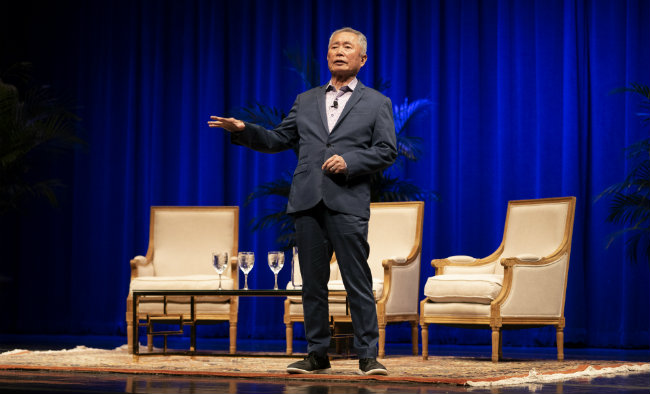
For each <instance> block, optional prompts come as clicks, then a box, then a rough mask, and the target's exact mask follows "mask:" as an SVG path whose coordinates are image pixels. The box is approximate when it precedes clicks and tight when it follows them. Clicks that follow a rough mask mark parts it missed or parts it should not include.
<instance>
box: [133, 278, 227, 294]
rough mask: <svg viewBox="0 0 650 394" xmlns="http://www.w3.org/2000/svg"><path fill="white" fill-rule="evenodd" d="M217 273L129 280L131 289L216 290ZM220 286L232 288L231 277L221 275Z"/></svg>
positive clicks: (217, 282)
mask: <svg viewBox="0 0 650 394" xmlns="http://www.w3.org/2000/svg"><path fill="white" fill-rule="evenodd" d="M218 288H219V276H218V275H186V276H142V277H139V278H134V279H133V280H132V281H131V291H130V292H132V291H133V290H216V289H218ZM221 288H222V289H227V290H232V288H233V280H232V278H229V277H225V276H223V275H222V276H221Z"/></svg>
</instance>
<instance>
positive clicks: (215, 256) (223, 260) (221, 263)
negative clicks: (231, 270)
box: [212, 252, 228, 290]
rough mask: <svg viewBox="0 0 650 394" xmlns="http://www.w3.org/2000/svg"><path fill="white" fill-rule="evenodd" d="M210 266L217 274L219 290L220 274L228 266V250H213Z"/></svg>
mask: <svg viewBox="0 0 650 394" xmlns="http://www.w3.org/2000/svg"><path fill="white" fill-rule="evenodd" d="M212 266H213V267H214V270H215V271H217V274H219V290H221V274H223V272H224V271H225V270H226V267H228V252H214V253H212Z"/></svg>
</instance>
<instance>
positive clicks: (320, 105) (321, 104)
mask: <svg viewBox="0 0 650 394" xmlns="http://www.w3.org/2000/svg"><path fill="white" fill-rule="evenodd" d="M326 89H327V84H325V85H323V86H321V89H320V92H319V93H318V95H317V97H316V101H317V103H318V112H319V113H320V119H321V121H322V122H323V127H324V129H323V130H324V131H325V135H327V134H329V126H328V125H327V113H326V110H325V92H326Z"/></svg>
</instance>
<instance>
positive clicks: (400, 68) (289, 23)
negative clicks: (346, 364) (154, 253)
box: [0, 0, 650, 347]
mask: <svg viewBox="0 0 650 394" xmlns="http://www.w3.org/2000/svg"><path fill="white" fill-rule="evenodd" d="M13 7H14V8H13V9H12V10H11V12H5V13H4V15H2V16H1V17H0V20H2V22H3V23H2V25H3V26H2V27H0V29H1V30H0V32H2V33H3V34H2V35H1V36H2V37H0V44H2V48H4V49H0V50H1V56H2V57H1V58H0V60H2V62H1V63H0V67H6V65H7V64H9V63H10V62H13V61H19V60H20V61H22V60H28V61H31V62H33V63H34V65H35V67H36V70H37V71H38V73H39V76H41V77H43V78H44V79H46V80H47V82H48V83H51V84H52V85H53V86H55V87H58V88H59V89H62V90H64V91H66V92H67V93H68V94H69V95H70V96H72V97H74V100H75V101H76V102H77V103H78V109H77V112H78V113H79V115H80V116H81V117H82V118H83V122H82V123H81V127H80V133H81V135H82V136H83V138H85V139H86V141H87V143H88V144H87V147H86V148H84V149H82V150H79V151H77V152H76V153H75V154H74V158H73V159H59V160H58V161H53V162H52V163H51V166H50V168H49V169H48V171H51V172H52V173H56V174H58V176H60V177H61V178H62V179H63V180H64V181H65V182H66V183H67V184H68V186H67V188H66V189H64V190H62V191H61V193H60V199H61V206H60V207H59V208H57V209H55V210H51V209H49V208H47V207H45V206H44V204H42V203H33V204H32V206H30V207H29V208H28V209H27V210H25V211H23V212H21V213H19V214H13V215H11V216H10V219H6V220H5V224H7V225H8V224H11V225H12V226H13V227H12V228H11V229H7V228H6V227H7V226H5V228H4V230H3V232H4V233H5V234H6V236H4V237H3V240H4V241H3V244H4V246H3V251H2V252H0V253H2V254H3V260H4V261H3V262H2V264H1V265H0V267H2V270H3V271H2V272H4V275H5V277H8V278H11V280H10V281H8V282H7V283H8V284H7V285H6V286H5V287H4V289H5V290H3V291H4V293H3V294H6V295H8V294H11V297H12V298H11V301H10V300H9V299H8V298H7V297H4V298H3V301H2V302H3V303H11V307H10V310H11V313H10V319H11V320H10V321H5V322H4V323H3V326H2V327H0V329H2V330H4V331H5V332H22V333H71V334H80V333H95V334H124V333H125V323H124V317H125V300H126V296H127V292H128V287H129V278H130V270H129V264H128V262H129V260H130V259H131V258H133V257H134V256H135V255H138V254H144V253H145V252H146V248H147V242H148V236H149V235H148V231H149V209H150V206H152V205H239V206H240V207H241V210H240V234H239V235H240V250H253V251H255V252H256V255H257V263H256V267H255V268H254V270H253V271H252V273H251V275H250V276H249V285H250V286H251V287H255V288H269V287H270V286H272V284H273V275H272V274H271V271H270V270H269V269H268V268H267V266H266V261H265V255H266V251H268V250H271V249H275V248H276V247H277V245H275V244H274V241H273V240H274V238H275V233H274V232H273V231H272V230H267V231H261V232H251V230H250V225H249V223H250V221H251V220H252V219H253V218H255V217H257V216H259V215H262V214H264V213H265V212H268V210H270V209H274V208H276V207H277V206H279V205H281V204H282V202H281V201H278V200H256V201H255V202H253V203H252V204H250V205H247V206H243V203H244V201H245V199H246V197H247V195H248V194H249V193H251V192H252V191H253V190H254V188H255V186H257V185H259V184H261V183H263V182H267V181H270V180H273V179H276V178H277V177H278V176H279V175H280V174H281V173H282V172H284V171H292V170H293V167H294V165H295V156H294V154H293V153H292V152H284V153H280V154H274V155H267V154H260V153H255V152H252V151H249V150H246V149H244V148H241V147H237V146H233V145H230V143H229V140H228V137H227V135H226V133H224V132H223V131H221V130H218V129H209V128H208V127H207V125H206V121H207V120H208V118H209V116H210V115H213V114H228V113H231V111H233V110H235V109H236V108H240V107H244V106H246V105H249V104H253V103H257V102H259V103H262V104H266V105H271V106H274V107H276V108H279V109H281V110H283V111H285V112H286V111H288V109H289V108H290V107H291V104H292V103H293V100H294V99H295V96H296V94H298V93H300V92H301V91H303V90H304V89H305V86H304V85H303V83H302V81H301V79H300V77H299V76H298V75H297V74H296V73H294V72H293V71H291V70H290V69H289V62H288V61H287V58H286V57H285V56H284V54H283V51H284V50H286V49H288V48H298V49H300V50H301V51H303V52H304V53H306V54H313V55H314V56H316V58H317V59H318V60H319V61H320V63H321V66H320V67H321V69H320V72H321V80H322V82H323V83H324V82H326V81H327V78H328V71H327V68H326V61H325V53H326V50H327V42H328V39H329V35H330V33H331V32H332V31H333V30H335V29H337V28H340V27H343V26H352V27H354V28H356V29H359V30H361V31H363V32H364V33H365V34H366V35H367V37H368V42H369V46H368V56H369V60H368V63H367V64H366V66H365V67H364V68H363V70H362V71H361V73H360V75H359V78H360V79H361V80H362V81H363V82H364V83H366V84H369V85H372V83H373V81H375V80H377V79H378V78H381V79H383V80H385V81H389V82H390V88H389V89H388V90H387V91H386V92H385V93H386V94H387V95H388V96H389V97H390V98H391V99H392V100H393V103H394V104H401V103H402V102H403V101H404V99H405V98H408V99H409V101H413V100H417V99H424V98H426V99H429V100H431V102H432V105H431V107H430V109H429V111H428V112H427V113H426V114H424V115H423V116H420V117H418V118H416V119H415V121H414V122H413V123H412V124H411V126H410V129H409V134H410V135H414V136H418V137H421V138H422V140H423V148H424V149H423V151H424V154H423V157H422V159H421V160H419V161H418V162H415V163H408V165H407V166H406V167H405V168H404V169H403V170H402V173H401V176H402V177H403V178H404V179H408V180H410V181H412V182H414V183H415V184H417V185H419V186H421V187H423V188H426V189H431V190H435V191H437V192H438V194H439V195H440V201H437V202H436V201H427V202H426V206H425V228H424V240H423V241H424V247H423V250H422V269H421V280H420V282H421V283H420V288H421V289H422V288H423V285H424V282H425V281H426V278H427V277H429V276H431V275H433V269H432V268H431V266H430V264H429V262H430V261H431V259H433V258H442V257H446V256H449V255H454V254H469V255H473V256H476V257H483V256H487V255H488V254H490V253H491V252H492V251H494V250H495V249H496V247H497V246H498V245H499V243H500V241H501V237H502V233H503V225H504V219H505V212H506V205H507V201H508V200H512V199H529V198H542V197H554V196H567V195H572V196H576V197H577V200H578V203H577V208H576V220H575V229H574V236H573V249H572V256H571V266H570V271H569V281H568V288H567V298H566V307H565V315H566V322H567V326H566V329H565V335H566V337H565V338H566V342H567V344H569V345H571V344H575V345H579V346H605V347H647V346H648V345H649V338H650V335H649V326H650V322H649V318H648V315H649V314H648V311H649V310H650V305H649V302H650V290H649V287H650V286H648V283H649V282H650V272H649V269H648V264H647V263H646V262H644V261H642V262H640V263H639V264H636V265H634V264H631V263H630V262H629V261H627V260H626V258H625V253H624V250H623V247H622V242H620V241H619V242H617V243H615V244H613V245H612V246H611V247H610V248H608V249H606V248H605V244H606V242H607V239H608V235H609V234H610V233H611V232H613V231H616V230H617V229H618V228H619V227H617V226H614V225H611V224H609V223H607V222H606V216H607V203H606V202H603V201H601V202H597V203H594V198H595V196H596V195H598V194H599V193H600V192H601V191H602V190H604V189H605V188H606V187H607V186H608V185H610V184H612V183H615V182H618V181H621V180H622V179H623V178H624V177H625V174H626V173H627V171H628V170H629V169H630V164H629V163H627V162H626V161H625V160H624V154H623V148H624V147H625V146H627V145H628V144H630V143H633V142H635V141H638V140H640V139H641V138H645V137H647V136H648V128H647V127H644V126H643V125H641V124H640V122H639V120H638V117H637V116H636V115H635V113H636V112H637V110H638V105H639V100H638V99H636V98H635V97H633V96H631V95H629V94H627V95H626V94H614V95H611V94H610V91H611V90H612V89H615V88H618V87H622V86H626V85H629V84H630V83H633V82H639V83H643V84H646V85H648V84H650V51H648V48H650V25H649V24H648V21H650V2H649V1H647V0H628V1H618V0H611V1H607V0H598V1H577V0H575V1H568V0H567V1H527V0H524V1H514V0H512V1H456V0H450V1H431V0H422V1H417V0H412V1H370V0H367V1H350V0H345V1H342V0H335V1H321V0H314V1H301V0H295V1H289V0H284V1H267V0H259V1H254V0H239V1H212V0H210V1H208V0H205V1H203V0H194V1H173V0H137V1H127V0H118V1H108V2H99V1H81V0H79V1H72V0H69V1H60V2H52V4H45V5H43V4H41V2H36V1H28V0H27V1H23V2H21V4H16V5H14V6H13ZM16 226H17V227H16ZM16 228H17V230H16ZM206 264H208V260H207V259H206ZM289 276H290V268H288V267H285V269H284V270H283V271H282V272H281V273H280V283H281V285H285V284H286V283H287V281H288V280H289ZM15 296H17V297H15ZM14 297H15V298H14ZM276 301H277V300H275V301H274V300H266V299H265V300H249V299H247V300H242V301H241V302H240V310H239V329H238V333H239V334H238V337H239V338H275V339H282V338H284V324H283V323H282V313H283V308H282V306H281V303H280V302H276ZM430 331H431V332H430V335H431V338H430V342H431V343H432V344H435V343H458V344H487V343H489V333H488V332H487V331H485V332H479V331H474V330H463V329H451V328H446V327H431V328H430ZM214 335H221V336H226V335H227V328H226V327H225V326H224V327H222V328H218V329H217V332H216V334H214ZM300 335H301V333H300V332H299V330H297V336H300ZM409 337H410V330H409V327H407V325H398V326H396V327H390V326H389V329H388V340H389V341H408V340H409ZM554 339H555V334H554V331H553V330H552V329H541V330H537V329H535V330H523V331H519V332H508V333H506V335H505V336H504V343H505V344H506V345H509V344H514V345H543V346H552V345H553V344H554Z"/></svg>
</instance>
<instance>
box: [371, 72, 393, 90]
mask: <svg viewBox="0 0 650 394" xmlns="http://www.w3.org/2000/svg"><path fill="white" fill-rule="evenodd" d="M372 88H373V89H375V90H378V91H380V92H382V93H384V94H385V93H386V92H387V91H388V89H390V81H389V80H386V79H383V78H382V77H380V76H379V75H377V76H375V80H374V81H373V82H372Z"/></svg>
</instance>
